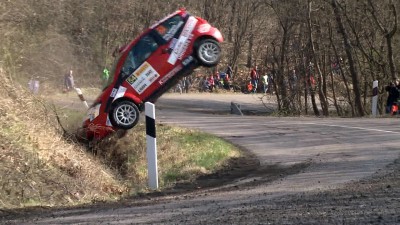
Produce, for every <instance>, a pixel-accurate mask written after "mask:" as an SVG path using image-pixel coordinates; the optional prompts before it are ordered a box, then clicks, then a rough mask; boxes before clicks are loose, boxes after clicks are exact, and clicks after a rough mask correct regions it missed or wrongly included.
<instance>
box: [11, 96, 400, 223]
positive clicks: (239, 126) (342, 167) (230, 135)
mask: <svg viewBox="0 0 400 225" xmlns="http://www.w3.org/2000/svg"><path fill="white" fill-rule="evenodd" d="M259 99H260V98H258V97H257V96H254V95H233V94H232V95H230V94H227V95H211V94H207V95H199V94H189V95H176V94H167V95H164V96H163V97H162V98H161V99H160V100H159V101H158V102H157V103H156V106H157V111H156V117H157V121H158V122H160V123H163V124H174V125H178V126H183V127H189V128H195V129H199V130H202V131H205V132H209V133H212V134H215V135H217V136H220V137H222V138H224V139H226V140H228V141H230V142H232V143H234V144H236V145H238V146H241V147H242V148H244V149H246V150H247V151H250V152H251V153H253V154H255V155H256V156H257V157H258V159H259V160H260V165H261V166H260V170H259V171H257V172H255V173H254V174H248V176H246V177H243V178H240V179H237V180H235V181H232V182H231V183H229V184H227V185H225V186H223V187H217V188H213V189H209V190H200V191H197V192H194V193H189V194H182V195H180V194H177V195H173V196H167V197H165V196H164V197H154V198H153V197H151V198H149V199H147V200H138V201H132V202H129V203H125V204H122V205H117V206H109V207H103V208H101V207H100V208H82V209H74V210H60V211H57V212H53V213H51V214H50V215H48V216H42V217H38V218H35V219H34V220H30V221H25V222H26V224H143V223H148V224H300V222H299V221H296V220H294V221H290V220H284V219H283V218H285V216H284V215H275V217H276V218H278V219H279V220H274V221H275V222H271V223H270V222H267V221H268V217H269V216H271V217H272V215H273V214H274V211H270V210H269V211H268V210H266V208H268V207H271V205H276V204H278V202H279V200H281V199H285V198H288V196H293V195H295V196H303V195H304V194H305V193H310V192H313V193H314V192H315V191H318V192H323V191H325V190H334V189H338V188H341V187H344V186H345V185H347V184H348V183H351V182H356V181H359V180H361V179H365V178H367V177H370V176H372V175H374V174H376V173H377V172H379V171H382V170H384V169H385V167H386V166H387V165H388V164H390V163H393V161H394V160H395V159H397V158H398V157H399V154H400V150H399V149H400V148H399V146H400V120H398V119H397V118H378V119H372V118H362V119H359V118H358V119H343V118H314V117H294V118H286V117H282V118H277V117H268V116H236V115H230V114H228V113H229V111H230V108H229V107H230V103H231V101H235V102H237V103H239V104H241V105H242V109H243V110H249V111H251V112H254V111H257V112H261V113H264V112H265V113H268V112H270V110H271V108H265V107H264V106H263V105H262V104H261V103H260V100H259ZM267 106H268V107H273V106H274V104H273V103H271V102H269V103H267ZM269 170H274V171H277V173H282V174H281V175H279V174H278V178H275V179H271V177H270V176H269V174H268V171H269ZM287 170H293V171H295V172H293V173H285V171H287ZM275 175H276V174H275ZM279 176H281V177H279ZM397 198H398V197H397ZM319 201H324V199H320V200H319ZM285 204H288V203H285ZM290 204H291V203H289V205H285V206H281V207H284V209H285V210H281V211H277V213H278V214H280V213H282V212H287V211H286V209H291V208H292V206H291V205H290ZM262 209H264V210H262ZM392 210H395V211H394V212H396V210H398V209H392ZM256 212H257V213H256ZM397 212H398V211H397ZM253 213H254V215H255V216H252V215H253ZM271 213H272V214H271ZM296 213H298V212H296ZM306 213H307V212H305V214H306ZM279 216H280V217H279ZM227 218H229V219H227ZM244 218H245V220H244ZM277 221H281V222H277ZM307 222H308V223H307ZM314 222H315V221H314ZM399 222H400V218H399ZM15 223H16V224H17V223H18V221H16V222H15ZM305 224H319V223H313V222H312V221H306V222H305ZM331 224H336V222H334V223H331ZM344 224H345V223H344ZM350 224H352V223H350ZM393 224H395V223H393Z"/></svg>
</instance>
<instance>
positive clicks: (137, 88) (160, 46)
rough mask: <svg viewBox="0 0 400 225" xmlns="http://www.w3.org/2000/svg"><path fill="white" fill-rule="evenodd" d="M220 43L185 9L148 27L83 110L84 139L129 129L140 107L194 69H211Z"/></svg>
mask: <svg viewBox="0 0 400 225" xmlns="http://www.w3.org/2000/svg"><path fill="white" fill-rule="evenodd" d="M222 41H223V37H222V34H221V32H220V31H219V30H218V29H217V28H215V27H212V26H211V25H210V24H209V23H208V22H207V21H206V20H204V19H202V18H199V17H195V16H192V15H190V14H188V12H186V10H184V9H180V10H178V11H176V12H175V13H173V14H171V15H169V16H167V17H165V18H164V19H162V20H160V21H159V22H157V23H156V24H154V25H152V26H151V27H150V28H148V29H147V30H146V31H145V32H143V33H142V34H141V35H140V36H139V37H138V38H136V39H135V40H133V41H132V42H130V43H129V44H128V45H126V46H125V47H124V48H123V49H122V50H121V54H120V56H119V58H118V59H117V60H116V62H115V64H114V66H113V68H112V69H111V73H110V75H111V76H110V80H109V84H108V86H107V87H106V88H105V89H104V90H103V92H102V93H101V94H100V96H99V97H98V98H97V99H96V100H95V102H94V103H93V105H92V106H91V108H90V109H89V110H88V113H87V118H86V119H85V121H84V124H83V128H84V130H85V133H86V137H87V139H89V140H92V139H102V138H104V137H105V136H107V135H108V134H110V133H111V132H114V131H116V130H121V129H122V130H127V129H130V128H132V127H134V126H135V125H136V124H137V122H138V120H139V112H141V111H143V110H144V103H145V102H147V101H149V102H155V101H156V100H157V98H158V97H160V96H161V95H162V94H163V93H165V92H166V91H167V90H168V89H169V88H170V87H172V86H174V85H175V84H176V83H177V82H178V81H179V79H181V78H182V77H183V76H187V75H189V74H190V73H192V72H193V70H194V69H195V68H197V67H199V66H205V67H213V66H216V65H217V64H218V62H219V60H220V57H221V48H220V45H219V43H220V42H222Z"/></svg>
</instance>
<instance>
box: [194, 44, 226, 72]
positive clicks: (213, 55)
mask: <svg viewBox="0 0 400 225" xmlns="http://www.w3.org/2000/svg"><path fill="white" fill-rule="evenodd" d="M195 51H196V58H197V59H198V60H199V61H200V64H201V65H203V66H205V67H214V66H216V65H217V64H218V63H219V60H220V59H221V47H220V46H219V43H218V42H217V41H215V40H213V39H203V40H201V41H200V42H199V43H198V44H197V45H196V49H195Z"/></svg>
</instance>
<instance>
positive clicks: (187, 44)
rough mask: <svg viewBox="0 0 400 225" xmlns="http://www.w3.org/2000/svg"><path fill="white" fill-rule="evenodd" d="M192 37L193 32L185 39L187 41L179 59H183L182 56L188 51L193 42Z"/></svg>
mask: <svg viewBox="0 0 400 225" xmlns="http://www.w3.org/2000/svg"><path fill="white" fill-rule="evenodd" d="M192 38H193V34H191V35H190V36H189V38H188V39H187V40H186V41H185V43H184V44H183V47H182V51H181V54H180V55H179V57H178V59H179V60H182V57H183V56H184V55H185V52H186V50H187V49H188V47H189V45H190V43H191V41H192Z"/></svg>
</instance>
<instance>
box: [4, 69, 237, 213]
mask: <svg viewBox="0 0 400 225" xmlns="http://www.w3.org/2000/svg"><path fill="white" fill-rule="evenodd" d="M0 79H1V80H3V81H4V82H2V83H0V187H1V188H0V208H20V207H25V206H37V205H43V206H61V205H63V206H65V205H74V204H82V203H87V202H92V201H99V200H102V201H103V200H106V201H109V200H112V199H118V198H119V197H121V196H126V195H127V194H135V193H138V192H147V161H146V143H145V126H144V124H139V125H138V126H136V127H135V128H134V129H133V130H131V131H130V132H128V135H126V136H125V137H124V138H122V139H117V138H115V137H113V136H111V137H109V138H106V139H104V140H103V141H101V142H99V143H97V144H95V145H94V147H92V148H91V149H89V151H88V149H87V148H85V147H83V146H80V145H78V144H76V143H73V142H72V141H71V140H67V139H65V138H64V137H63V136H62V135H61V129H60V126H59V124H58V123H57V121H56V115H58V116H59V117H60V119H61V122H62V125H63V127H64V128H66V129H67V131H68V132H73V131H74V130H76V128H77V126H79V124H80V121H82V117H83V114H82V112H79V111H77V110H74V109H71V108H62V109H54V107H53V106H50V105H48V104H47V103H46V102H44V101H43V100H42V99H41V98H40V97H35V96H32V95H31V94H29V93H26V92H25V91H23V90H22V88H16V87H15V85H14V84H12V83H11V82H10V81H9V80H8V78H7V77H6V75H5V74H4V73H0ZM61 97H62V96H61ZM61 97H60V99H61ZM64 97H65V96H64ZM67 97H72V98H76V96H74V95H71V96H69V95H68V96H67ZM63 100H65V99H63ZM157 133H158V138H157V142H158V143H157V145H158V160H159V180H160V187H161V190H162V189H164V188H169V187H171V186H173V185H174V184H175V183H179V182H190V181H192V180H194V179H195V178H196V177H198V176H201V175H204V174H210V173H213V172H215V171H216V170H218V169H220V168H221V167H222V166H223V165H225V163H226V162H228V160H229V159H230V158H235V157H240V156H241V154H240V152H239V151H238V150H237V149H236V148H235V147H233V146H232V145H230V144H228V143H226V142H224V141H223V140H221V139H218V138H215V137H213V136H211V135H208V134H204V133H199V132H195V131H190V130H187V129H183V128H176V127H170V126H162V125H159V126H158V127H157ZM92 153H94V154H92Z"/></svg>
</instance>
